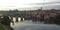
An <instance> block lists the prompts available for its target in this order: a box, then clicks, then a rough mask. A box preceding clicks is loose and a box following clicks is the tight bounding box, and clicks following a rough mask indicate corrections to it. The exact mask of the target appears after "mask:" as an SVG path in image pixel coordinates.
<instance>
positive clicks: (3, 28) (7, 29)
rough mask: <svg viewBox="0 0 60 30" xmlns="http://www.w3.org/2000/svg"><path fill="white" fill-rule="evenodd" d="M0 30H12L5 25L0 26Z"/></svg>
mask: <svg viewBox="0 0 60 30" xmlns="http://www.w3.org/2000/svg"><path fill="white" fill-rule="evenodd" d="M0 30H12V28H11V27H9V26H7V25H3V24H0Z"/></svg>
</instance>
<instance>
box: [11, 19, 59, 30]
mask: <svg viewBox="0 0 60 30" xmlns="http://www.w3.org/2000/svg"><path fill="white" fill-rule="evenodd" d="M14 20H15V19H14ZM14 23H15V24H14V25H12V24H11V27H12V28H13V29H14V30H60V26H59V25H56V24H44V22H33V21H32V20H29V21H28V20H26V21H20V22H14Z"/></svg>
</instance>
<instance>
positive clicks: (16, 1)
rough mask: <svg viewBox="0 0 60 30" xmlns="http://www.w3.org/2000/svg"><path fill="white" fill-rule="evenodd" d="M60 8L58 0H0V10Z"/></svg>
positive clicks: (59, 0)
mask: <svg viewBox="0 0 60 30" xmlns="http://www.w3.org/2000/svg"><path fill="white" fill-rule="evenodd" d="M41 6H42V7H43V9H53V8H54V9H60V0H0V10H9V9H21V10H24V9H39V8H40V7H41Z"/></svg>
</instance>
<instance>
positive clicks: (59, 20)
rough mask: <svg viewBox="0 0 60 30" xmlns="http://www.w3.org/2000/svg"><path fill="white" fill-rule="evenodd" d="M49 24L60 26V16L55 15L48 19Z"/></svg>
mask: <svg viewBox="0 0 60 30" xmlns="http://www.w3.org/2000/svg"><path fill="white" fill-rule="evenodd" d="M49 22H50V23H54V24H58V25H60V15H57V16H55V17H53V18H52V17H50V19H49Z"/></svg>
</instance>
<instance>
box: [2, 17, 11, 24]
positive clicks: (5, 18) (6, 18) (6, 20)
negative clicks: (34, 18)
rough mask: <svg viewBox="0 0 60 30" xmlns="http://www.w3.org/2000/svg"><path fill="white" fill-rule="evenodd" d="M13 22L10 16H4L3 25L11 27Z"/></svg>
mask: <svg viewBox="0 0 60 30" xmlns="http://www.w3.org/2000/svg"><path fill="white" fill-rule="evenodd" d="M10 22H11V20H10V19H9V17H8V16H3V18H2V24H4V25H10Z"/></svg>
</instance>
